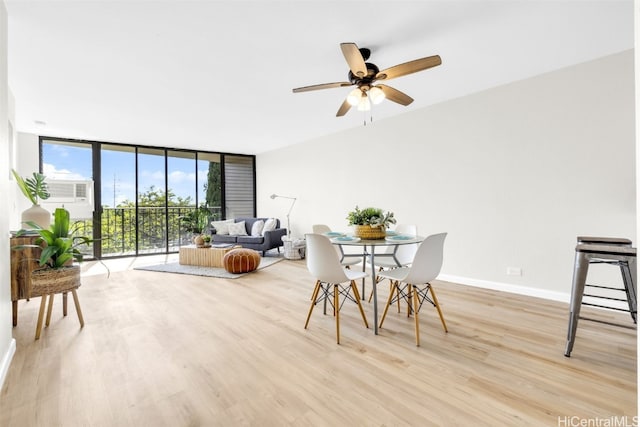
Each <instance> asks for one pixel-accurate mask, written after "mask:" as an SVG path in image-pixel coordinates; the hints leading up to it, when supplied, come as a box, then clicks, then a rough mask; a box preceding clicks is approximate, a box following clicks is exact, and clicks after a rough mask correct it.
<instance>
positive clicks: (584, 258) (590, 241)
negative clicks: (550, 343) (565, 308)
mask: <svg viewBox="0 0 640 427" xmlns="http://www.w3.org/2000/svg"><path fill="white" fill-rule="evenodd" d="M598 263H606V264H612V265H618V266H620V272H621V274H622V281H623V283H624V288H613V287H606V286H596V285H588V284H586V279H587V273H588V271H589V264H598ZM636 271H637V270H636V248H632V247H631V241H630V240H628V239H618V238H609V237H584V236H580V237H578V245H577V246H576V255H575V263H574V268H573V284H572V287H571V305H570V308H569V330H568V331H567V345H566V348H565V352H564V355H565V356H567V357H569V356H571V350H572V349H573V343H574V341H575V338H576V331H577V329H578V319H579V318H580V307H581V306H582V305H590V306H595V307H603V308H609V309H614V310H620V311H627V312H629V313H630V314H631V318H632V319H633V322H634V323H636V315H637V306H636V304H637V303H636ZM585 287H597V288H604V289H609V290H617V291H624V292H625V294H626V301H627V303H628V305H629V309H628V310H626V309H621V308H617V307H612V306H606V305H600V304H592V303H585V302H583V301H582V298H583V296H589V297H593V298H602V299H605V300H618V301H624V300H622V299H617V298H611V297H604V296H598V295H590V294H585V293H584V291H585Z"/></svg>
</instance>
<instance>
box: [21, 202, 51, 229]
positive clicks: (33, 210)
mask: <svg viewBox="0 0 640 427" xmlns="http://www.w3.org/2000/svg"><path fill="white" fill-rule="evenodd" d="M27 221H32V222H35V223H36V224H38V225H39V226H40V227H42V228H46V229H48V228H49V225H51V212H49V211H48V210H46V209H45V208H43V207H42V206H40V205H33V206H31V207H30V208H29V209H27V210H25V211H24V212H22V226H23V227H24V228H25V229H31V227H30V226H29V224H27Z"/></svg>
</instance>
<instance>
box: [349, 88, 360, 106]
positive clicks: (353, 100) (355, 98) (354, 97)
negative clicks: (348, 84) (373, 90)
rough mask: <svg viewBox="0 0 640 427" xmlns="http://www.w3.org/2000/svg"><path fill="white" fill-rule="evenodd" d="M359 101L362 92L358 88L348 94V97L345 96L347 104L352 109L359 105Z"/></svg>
mask: <svg viewBox="0 0 640 427" xmlns="http://www.w3.org/2000/svg"><path fill="white" fill-rule="evenodd" d="M360 99H362V91H361V90H360V88H358V87H357V88H355V89H354V90H352V91H351V92H349V95H347V102H348V103H349V105H351V106H352V107H355V106H356V105H358V104H359V103H360Z"/></svg>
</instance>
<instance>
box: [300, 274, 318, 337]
mask: <svg viewBox="0 0 640 427" xmlns="http://www.w3.org/2000/svg"><path fill="white" fill-rule="evenodd" d="M319 291H320V280H316V286H315V287H314V288H313V293H312V294H311V307H309V313H308V314H307V321H306V322H304V328H305V329H307V326H309V319H311V312H312V311H313V307H315V306H316V298H317V297H318V292H319Z"/></svg>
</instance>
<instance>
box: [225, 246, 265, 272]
mask: <svg viewBox="0 0 640 427" xmlns="http://www.w3.org/2000/svg"><path fill="white" fill-rule="evenodd" d="M222 262H223V264H224V269H225V270H227V271H228V272H229V273H234V274H238V273H249V272H250V271H254V270H255V269H256V268H258V266H259V265H260V253H258V251H254V250H253V249H246V248H240V249H234V250H232V251H229V252H227V253H226V254H225V256H224V258H223V260H222Z"/></svg>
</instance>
